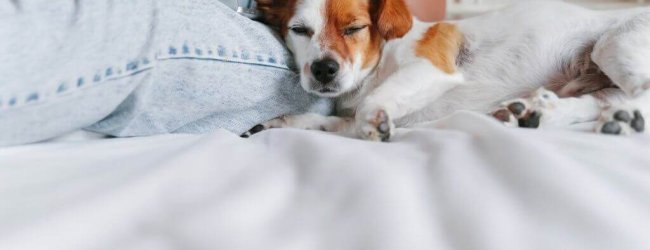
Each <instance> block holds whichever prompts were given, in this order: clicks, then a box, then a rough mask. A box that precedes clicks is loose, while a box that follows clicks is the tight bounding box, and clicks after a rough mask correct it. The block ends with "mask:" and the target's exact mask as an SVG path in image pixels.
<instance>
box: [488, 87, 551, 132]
mask: <svg viewBox="0 0 650 250" xmlns="http://www.w3.org/2000/svg"><path fill="white" fill-rule="evenodd" d="M558 99H559V98H558V96H557V95H556V94H555V93H553V92H551V91H549V90H546V89H544V88H540V89H538V90H536V91H534V92H532V93H531V94H530V96H529V97H527V98H517V99H514V100H510V101H507V102H504V103H502V105H501V107H500V108H499V109H497V110H496V111H494V112H492V116H493V117H494V118H496V119H497V120H499V121H501V122H503V123H504V124H505V125H506V126H509V127H520V128H538V127H539V126H540V124H541V122H542V117H544V116H551V114H552V111H553V109H554V108H555V102H556V101H557V100H558Z"/></svg>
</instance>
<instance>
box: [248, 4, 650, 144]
mask: <svg viewBox="0 0 650 250" xmlns="http://www.w3.org/2000/svg"><path fill="white" fill-rule="evenodd" d="M258 10H259V11H260V12H261V14H262V16H263V19H264V21H265V22H266V23H268V24H270V25H272V26H275V27H277V28H278V29H279V31H280V33H281V35H282V36H283V37H284V39H285V41H286V43H287V46H288V48H289V49H290V50H291V51H292V52H293V55H294V57H295V61H296V65H297V67H298V68H299V70H300V84H301V86H302V87H303V88H304V89H305V90H306V91H308V92H310V93H313V94H315V95H318V96H322V97H331V98H336V100H337V112H338V113H337V115H338V116H329V117H327V116H321V115H317V114H302V115H295V116H283V117H279V118H276V119H273V120H271V121H268V122H266V123H264V124H261V125H258V126H256V127H254V128H253V129H251V131H249V132H250V133H255V132H259V131H261V130H263V129H267V128H278V127H294V128H303V129H319V130H324V131H331V132H340V133H343V134H346V135H350V136H355V137H359V138H363V139H367V140H374V141H379V140H381V141H387V140H389V138H390V136H391V133H392V132H393V130H394V129H395V126H398V127H401V126H408V125H409V124H412V123H416V122H422V121H430V120H434V119H437V118H440V117H443V116H445V115H448V114H451V113H452V112H454V111H457V110H471V111H477V112H483V113H486V114H491V115H493V116H494V117H496V118H497V119H499V120H501V121H503V122H504V123H505V124H508V125H512V126H519V127H540V128H564V127H568V126H569V125H571V124H573V123H578V122H588V121H597V123H596V125H595V128H594V131H595V132H598V133H605V134H631V133H641V132H643V131H644V130H645V120H644V118H643V117H644V115H648V113H645V112H649V111H650V9H632V10H620V11H592V10H587V9H583V8H581V7H578V6H574V5H569V4H565V3H560V2H527V3H523V4H518V5H515V6H512V7H509V8H507V9H503V10H500V11H496V12H493V13H489V14H486V15H483V16H479V17H475V18H470V19H465V20H460V21H448V22H438V23H423V22H420V21H418V20H415V19H414V18H413V17H412V16H411V14H410V13H409V10H408V9H407V6H406V4H405V3H404V2H403V0H258Z"/></svg>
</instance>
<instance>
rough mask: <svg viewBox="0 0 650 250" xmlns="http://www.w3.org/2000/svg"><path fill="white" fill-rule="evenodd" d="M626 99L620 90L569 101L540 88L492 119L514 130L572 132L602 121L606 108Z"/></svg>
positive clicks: (505, 103)
mask: <svg viewBox="0 0 650 250" xmlns="http://www.w3.org/2000/svg"><path fill="white" fill-rule="evenodd" d="M624 99H625V94H624V93H623V92H622V91H621V90H620V89H616V88H607V89H602V90H599V91H595V92H592V93H589V94H585V95H582V96H578V97H566V98H559V97H558V96H557V95H556V94H555V93H554V92H552V91H549V90H546V89H544V88H540V89H538V90H536V91H533V92H532V93H531V94H530V95H529V96H526V97H524V98H518V99H514V100H510V101H506V102H504V103H503V104H502V105H501V108H500V109H498V110H497V111H495V112H493V113H492V116H494V117H495V118H497V119H498V120H501V121H503V122H504V123H505V124H506V125H509V126H511V127H525V128H544V129H546V128H568V127H570V126H572V125H573V124H576V123H582V122H593V121H596V120H598V118H599V116H600V114H601V113H602V110H603V109H604V108H606V107H608V106H611V105H612V104H613V103H616V104H617V103H621V102H622V101H623V100H624Z"/></svg>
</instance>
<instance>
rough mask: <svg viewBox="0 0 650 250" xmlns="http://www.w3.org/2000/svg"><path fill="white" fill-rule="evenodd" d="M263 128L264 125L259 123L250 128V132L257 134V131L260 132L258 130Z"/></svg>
mask: <svg viewBox="0 0 650 250" xmlns="http://www.w3.org/2000/svg"><path fill="white" fill-rule="evenodd" d="M262 130H264V125H262V124H257V125H255V127H253V128H251V129H250V130H248V132H250V133H251V134H255V133H258V132H260V131H262Z"/></svg>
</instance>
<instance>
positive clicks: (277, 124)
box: [240, 115, 287, 138]
mask: <svg viewBox="0 0 650 250" xmlns="http://www.w3.org/2000/svg"><path fill="white" fill-rule="evenodd" d="M286 124H287V122H286V116H284V115H283V116H280V117H278V118H275V119H273V120H270V121H267V122H264V123H261V124H257V125H255V126H254V127H252V128H251V129H249V130H248V131H246V132H244V133H243V134H241V135H240V137H242V138H248V137H250V136H251V135H253V134H256V133H259V132H261V131H264V130H267V129H270V128H281V127H283V126H285V125H286Z"/></svg>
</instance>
